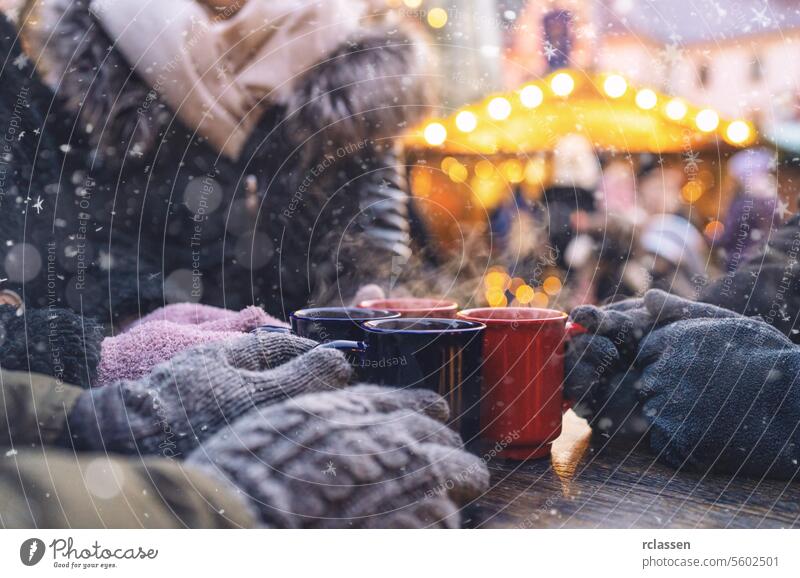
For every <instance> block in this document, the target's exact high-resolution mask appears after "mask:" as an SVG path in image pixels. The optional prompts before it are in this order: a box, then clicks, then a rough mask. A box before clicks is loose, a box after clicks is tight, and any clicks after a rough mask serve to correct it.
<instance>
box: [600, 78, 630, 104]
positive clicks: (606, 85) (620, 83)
mask: <svg viewBox="0 0 800 578" xmlns="http://www.w3.org/2000/svg"><path fill="white" fill-rule="evenodd" d="M603 90H604V91H605V93H606V94H607V95H608V96H610V97H611V98H619V97H620V96H622V95H623V94H625V92H626V91H627V90H628V83H627V82H626V81H625V79H624V78H622V77H621V76H620V75H619V74H612V75H611V76H609V77H608V78H606V80H605V82H603Z"/></svg>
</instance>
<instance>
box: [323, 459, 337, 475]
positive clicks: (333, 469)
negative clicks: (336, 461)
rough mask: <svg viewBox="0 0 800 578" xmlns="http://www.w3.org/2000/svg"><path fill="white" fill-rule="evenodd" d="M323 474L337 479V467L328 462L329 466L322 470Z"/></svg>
mask: <svg viewBox="0 0 800 578" xmlns="http://www.w3.org/2000/svg"><path fill="white" fill-rule="evenodd" d="M322 473H323V474H325V475H326V476H334V477H336V466H334V465H333V462H328V466H327V467H326V468H325V469H324V470H322Z"/></svg>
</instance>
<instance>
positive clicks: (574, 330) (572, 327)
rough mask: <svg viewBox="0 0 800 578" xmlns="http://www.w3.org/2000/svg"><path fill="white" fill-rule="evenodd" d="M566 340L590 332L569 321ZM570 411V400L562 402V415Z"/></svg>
mask: <svg viewBox="0 0 800 578" xmlns="http://www.w3.org/2000/svg"><path fill="white" fill-rule="evenodd" d="M565 329H566V338H567V339H568V340H569V339H571V338H573V337H575V336H576V335H582V334H584V333H589V331H588V330H587V329H586V328H585V327H584V326H583V325H581V324H580V323H575V322H574V321H567V326H566V328H565ZM568 409H572V403H571V402H570V401H569V400H566V399H565V400H564V401H562V402H561V413H565V412H566V411H567V410H568Z"/></svg>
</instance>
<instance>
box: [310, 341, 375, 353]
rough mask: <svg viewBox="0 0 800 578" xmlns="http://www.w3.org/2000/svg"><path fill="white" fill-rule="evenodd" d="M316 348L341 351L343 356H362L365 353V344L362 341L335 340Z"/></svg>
mask: <svg viewBox="0 0 800 578" xmlns="http://www.w3.org/2000/svg"><path fill="white" fill-rule="evenodd" d="M317 347H321V348H323V349H335V350H336V351H341V352H342V353H344V354H345V355H348V354H352V355H363V354H364V353H366V351H367V344H366V343H364V342H363V341H350V340H348V339H335V340H334V341H328V342H327V343H320V344H319V345H317Z"/></svg>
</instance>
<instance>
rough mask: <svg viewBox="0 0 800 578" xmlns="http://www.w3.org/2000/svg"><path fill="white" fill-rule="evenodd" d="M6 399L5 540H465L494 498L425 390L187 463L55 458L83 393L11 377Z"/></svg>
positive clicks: (331, 399) (334, 395) (0, 501)
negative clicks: (106, 534)
mask: <svg viewBox="0 0 800 578" xmlns="http://www.w3.org/2000/svg"><path fill="white" fill-rule="evenodd" d="M329 353H336V352H333V351H329ZM249 373H250V375H251V376H253V377H255V376H256V374H258V373H259V372H257V371H250V372H249ZM266 373H269V372H266ZM287 375H288V374H287ZM218 377H224V375H222V376H218ZM271 377H272V378H273V379H274V378H275V374H274V373H273V375H272V376H271ZM273 385H275V384H274V383H273ZM0 386H2V391H3V396H0V448H10V449H9V450H8V451H7V452H6V458H7V459H5V460H3V461H2V462H0V526H3V527H9V528H31V527H38V528H42V527H45V528H54V527H60V528H65V527H73V528H74V527H81V528H83V527H94V528H96V527H110V528H129V527H148V528H174V527H190V528H222V527H254V526H265V527H273V528H298V527H416V528H421V527H430V526H442V527H458V526H459V524H460V523H461V517H460V513H459V509H460V508H461V507H463V506H465V505H467V504H469V503H470V502H471V501H472V500H474V499H476V498H477V497H479V496H480V495H481V493H482V492H484V491H485V490H486V489H487V488H488V481H489V480H488V471H487V469H486V466H485V465H484V463H483V462H482V461H480V460H479V459H478V458H477V457H475V456H472V455H470V454H467V453H466V452H464V451H463V450H462V446H461V441H460V440H459V439H458V436H457V435H456V434H455V433H454V432H453V431H452V430H450V429H449V428H448V427H447V426H446V425H445V422H446V420H447V418H448V406H447V402H446V401H445V400H444V399H443V398H442V397H440V396H439V395H437V394H435V393H433V392H430V391H427V390H393V389H391V388H386V387H377V386H356V387H353V388H348V389H346V390H341V391H330V392H324V393H316V394H308V395H300V396H298V397H294V398H291V399H287V400H286V401H284V402H280V403H275V404H273V405H269V406H264V407H262V408H260V409H257V410H253V411H251V412H250V413H248V414H246V415H244V416H243V417H241V419H239V420H237V421H234V422H233V423H232V424H231V425H230V426H226V427H224V428H223V429H222V430H221V431H219V432H218V433H216V434H214V435H211V436H210V438H209V439H208V440H207V441H205V442H204V444H203V445H200V446H199V447H197V446H196V449H194V451H192V452H191V453H190V454H189V455H188V458H187V459H186V460H185V461H178V460H175V459H170V458H168V457H155V456H141V457H140V456H137V457H135V458H125V457H124V456H121V455H114V454H110V455H109V454H107V453H85V452H80V453H72V452H68V451H66V450H60V449H58V448H57V447H54V446H53V445H52V444H58V443H59V442H60V440H62V439H63V431H64V430H65V429H69V427H70V425H69V422H70V420H72V419H74V418H73V417H71V416H73V413H74V411H73V410H74V407H75V405H76V404H79V403H80V400H81V398H82V397H83V396H84V392H83V391H82V390H81V389H80V388H76V387H74V386H70V385H66V384H62V383H60V382H58V381H56V380H54V379H53V378H48V377H45V376H37V375H35V374H27V373H14V372H5V371H3V372H0ZM290 389H291V391H287V394H290V393H294V394H296V393H300V392H299V390H298V389H297V388H293V389H292V388H290ZM96 391H100V390H96ZM191 407H192V406H191V405H190V404H189V403H187V406H186V409H187V410H190V409H191ZM16 448H20V449H19V450H18V449H16ZM23 448H24V449H23ZM54 500H55V501H56V502H55V504H57V506H56V505H55V504H54V503H53V501H54ZM98 502H102V507H101V508H99V507H97V504H98Z"/></svg>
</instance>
